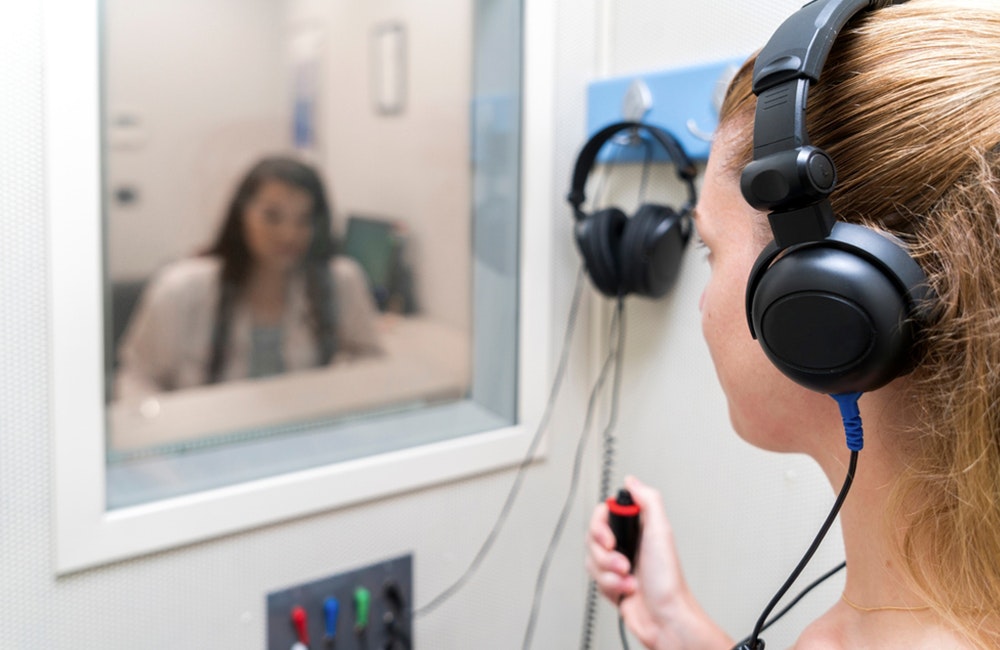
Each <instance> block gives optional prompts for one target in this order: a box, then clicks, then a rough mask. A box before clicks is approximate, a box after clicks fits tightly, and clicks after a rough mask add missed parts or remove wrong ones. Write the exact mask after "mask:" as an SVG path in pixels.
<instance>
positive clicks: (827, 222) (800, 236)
mask: <svg viewBox="0 0 1000 650" xmlns="http://www.w3.org/2000/svg"><path fill="white" fill-rule="evenodd" d="M767 220H768V222H769V223H770V224H771V232H772V233H774V241H775V243H777V244H778V248H780V249H785V248H788V247H790V246H796V245H798V244H806V243H808V242H816V241H823V240H824V239H826V237H827V235H829V234H830V231H831V230H833V224H834V222H835V221H836V219H835V218H834V216H833V208H832V207H830V202H829V201H821V202H820V203H816V204H813V205H807V206H806V207H804V208H795V209H794V210H787V211H784V212H772V213H770V214H769V215H767Z"/></svg>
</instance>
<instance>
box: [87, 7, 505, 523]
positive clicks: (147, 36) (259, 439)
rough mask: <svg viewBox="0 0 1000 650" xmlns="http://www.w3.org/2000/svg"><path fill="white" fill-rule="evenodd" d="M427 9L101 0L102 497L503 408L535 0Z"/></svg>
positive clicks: (299, 459)
mask: <svg viewBox="0 0 1000 650" xmlns="http://www.w3.org/2000/svg"><path fill="white" fill-rule="evenodd" d="M413 4H414V6H412V7H405V6H404V7H399V8H398V11H397V12H396V15H392V16H386V15H384V11H382V12H380V11H378V8H377V7H372V6H371V3H369V2H366V1H365V0H339V1H337V2H332V3H329V2H314V1H313V0H282V1H276V0H148V1H146V2H141V3H137V2H133V1H131V0H105V2H104V3H103V5H104V6H103V11H102V20H103V22H104V24H103V30H102V38H103V52H102V57H103V63H102V87H103V112H104V160H103V164H104V183H105V188H104V189H105V192H104V215H105V269H106V273H107V294H106V316H107V318H106V323H107V327H106V340H105V348H106V355H105V358H106V370H107V372H106V375H107V376H106V385H107V395H108V443H109V444H108V449H109V462H110V463H111V465H110V466H109V481H110V484H109V488H111V489H110V492H111V493H112V494H111V495H110V497H109V498H110V500H111V502H112V505H115V504H116V503H117V504H125V503H132V502H137V501H142V500H146V499H148V498H155V497H156V496H162V495H164V494H171V493H183V492H187V491H191V490H193V489H200V487H206V486H212V485H218V484H222V483H224V482H225V481H232V480H241V479H245V478H249V477H254V476H265V475H269V474H273V473H275V472H277V471H287V470H289V469H294V468H296V467H304V466H309V465H311V464H316V463H320V462H333V461H335V460H338V459H346V458H352V457H359V456H363V455H367V454H371V453H379V452H381V451H386V450H390V449H395V448H400V447H406V446H411V445H413V444H422V443H425V442H429V441H433V440H436V439H442V438H446V437H449V436H454V435H461V434H463V433H469V432H472V431H477V430H484V429H487V428H493V427H495V426H499V425H503V424H509V423H511V422H513V418H514V410H515V406H516V404H515V400H514V395H515V393H516V391H515V388H516V384H515V374H516V373H515V372H514V369H515V365H514V356H515V355H514V350H515V339H514V333H515V331H516V327H515V325H516V309H515V306H516V297H517V290H516V282H515V277H516V259H517V250H516V248H517V247H516V239H517V237H516V234H517V223H516V222H517V207H516V206H517V176H518V172H517V138H518V132H519V126H518V118H519V116H518V110H517V108H516V107H517V105H518V101H519V100H518V93H519V66H520V63H519V61H520V53H519V52H518V49H517V47H511V45H510V44H511V43H515V44H516V43H518V42H519V39H518V36H517V34H518V33H519V30H520V24H519V23H520V9H519V3H518V2H517V1H516V0H437V1H436V2H434V3H431V5H428V3H413ZM387 21H388V23H390V24H393V25H399V26H400V27H399V29H400V30H402V29H404V27H405V30H406V35H407V45H406V48H407V50H406V56H405V57H401V58H399V59H398V61H396V63H395V64H394V65H397V66H402V67H401V68H399V69H394V70H393V71H392V72H393V74H398V75H400V76H401V77H405V78H406V79H407V99H406V110H405V111H403V112H395V113H389V114H387V113H386V112H384V111H379V110H377V109H376V107H374V106H373V105H372V102H371V97H372V96H373V91H375V92H379V89H377V88H376V89H373V88H372V87H371V84H373V83H376V82H378V80H379V79H380V77H378V76H377V75H373V74H372V69H371V66H372V65H374V64H375V63H376V62H375V61H373V60H371V53H372V48H371V44H370V42H369V39H370V35H371V34H372V33H373V31H372V30H374V29H377V26H378V25H384V24H387ZM384 63H385V62H384V61H381V63H380V64H381V65H384ZM384 72H385V71H384V70H383V73H384ZM470 107H471V110H470ZM473 133H475V137H473ZM473 145H475V146H473ZM470 160H471V162H472V168H471V173H470ZM470 217H471V218H470ZM474 326H475V330H476V337H473V336H472V334H473V329H474ZM448 409H451V410H450V411H449V410H448ZM435 418H438V419H436V420H435ZM441 418H445V420H442V419H441ZM444 422H447V424H444ZM362 429H364V433H359V432H360V431H361V430H362ZM279 434H280V435H279ZM331 436H333V437H335V438H336V443H335V444H334V443H332V442H331ZM275 441H278V442H275ZM303 441H305V442H303ZM310 444H312V445H316V446H318V447H320V448H322V450H323V451H322V452H317V447H315V446H314V447H312V448H307V449H306V451H305V452H303V449H304V448H305V447H303V446H302V445H305V446H306V447H308V446H309V445H310ZM327 445H329V447H328V446H327ZM296 446H297V447H296ZM293 448H296V449H297V451H295V450H293ZM330 449H335V450H336V453H335V454H333V455H331V453H332V452H330V451H329V450H330ZM179 451H183V452H185V454H184V457H183V462H184V463H189V464H190V463H191V462H193V459H194V455H193V452H194V451H199V453H202V452H204V453H202V455H201V456H199V457H198V459H199V462H203V463H204V465H203V466H201V467H200V468H196V469H192V468H191V467H190V466H189V465H185V466H184V468H181V466H180V465H179V464H178V463H180V462H181V461H179V460H178V459H179V458H181V457H179V456H177V454H176V452H179ZM213 454H214V455H216V456H217V457H220V458H221V457H223V456H225V458H228V459H232V458H237V457H239V456H240V455H241V454H242V455H243V456H247V457H248V455H249V456H254V457H255V458H258V460H253V461H252V462H251V461H246V458H244V461H246V463H247V464H255V466H254V468H253V469H249V470H245V471H241V472H237V473H236V474H233V475H232V476H230V477H229V478H219V477H220V476H221V475H223V474H226V471H221V470H220V468H219V467H220V466H219V464H218V462H216V461H215V460H212V455H213ZM261 457H266V458H268V459H269V460H268V461H267V462H265V463H263V464H261V461H260V460H259V459H260V458H261ZM276 458H277V459H279V461H276V462H277V465H274V464H273V463H271V461H274V459H276ZM150 459H155V460H150ZM244 461H240V462H244ZM142 463H146V464H147V465H142ZM149 463H160V464H161V465H162V466H161V467H160V470H162V469H163V467H164V466H167V465H169V466H170V473H171V474H172V475H180V474H186V475H187V477H186V478H185V479H184V480H186V481H187V484H186V485H185V486H180V487H177V486H175V487H173V488H165V489H163V490H159V491H157V489H154V488H153V487H150V485H151V483H147V482H144V481H146V478H144V477H148V475H149V474H150V473H151V472H153V473H155V471H154V470H150V469H149V467H148V464H149ZM226 463H228V464H229V465H231V464H232V463H231V461H226ZM268 463H271V465H274V466H271V465H268ZM227 466H228V465H227ZM147 470H148V471H147ZM156 471H159V470H156ZM163 473H164V472H162V471H160V474H163ZM119 483H120V484H121V485H124V486H125V487H122V488H121V489H122V490H126V491H130V492H129V494H124V493H121V494H118V496H115V490H116V489H117V488H116V485H119ZM126 484H127V485H126ZM140 484H141V485H140ZM143 486H145V487H143ZM119 487H120V486H119ZM147 488H148V494H147V493H146V492H144V490H147Z"/></svg>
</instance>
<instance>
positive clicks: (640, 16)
mask: <svg viewBox="0 0 1000 650" xmlns="http://www.w3.org/2000/svg"><path fill="white" fill-rule="evenodd" d="M797 4H798V3H797V2H794V3H793V2H792V1H791V0H782V1H781V2H780V3H771V4H769V5H768V6H767V7H763V6H761V5H760V4H759V3H744V2H739V1H737V0H726V1H725V2H723V1H722V0H715V1H713V2H708V3H686V4H680V3H660V2H657V1H656V0H635V1H633V2H630V3H613V2H611V1H610V0H559V1H558V3H557V4H556V6H555V11H556V12H557V18H558V23H557V24H558V28H557V29H556V30H554V32H553V33H552V39H551V42H552V46H553V47H554V48H555V53H554V57H555V72H556V75H555V79H556V84H555V87H554V88H553V89H552V92H553V97H554V101H555V115H556V119H555V120H554V122H553V124H552V135H551V137H552V138H553V143H554V150H555V152H556V155H555V157H554V159H553V160H552V171H553V174H554V177H555V179H556V187H555V188H554V191H553V192H552V198H551V208H552V210H551V212H552V224H551V227H552V233H553V235H554V236H555V237H556V241H557V242H558V250H557V253H556V255H555V257H554V259H553V265H554V268H555V269H556V274H555V277H556V279H555V281H554V284H553V287H552V293H553V296H554V297H555V300H554V305H553V313H554V314H556V315H557V316H556V318H555V319H554V325H553V330H552V331H551V332H550V338H551V339H552V341H553V345H554V347H555V348H556V349H557V348H558V344H559V343H561V336H562V328H563V325H564V321H563V315H564V314H565V313H566V309H567V307H568V301H569V293H570V291H571V288H572V280H573V277H574V272H575V269H576V268H577V265H578V260H577V258H576V254H575V252H574V250H573V246H572V242H571V237H570V232H571V230H570V228H571V224H570V217H569V213H568V210H567V208H566V206H565V204H564V202H563V198H562V197H563V195H564V193H565V189H566V188H565V187H563V186H560V185H559V183H560V179H565V182H566V183H567V184H568V179H569V173H570V169H571V165H572V162H573V158H574V155H575V152H576V150H577V148H578V147H579V145H580V144H581V143H582V140H583V137H584V130H583V124H584V110H585V106H584V102H583V93H584V90H585V87H586V83H587V82H588V81H589V80H590V79H592V78H594V77H595V76H597V75H600V74H608V73H616V74H617V73H624V72H627V71H632V70H636V69H640V68H641V69H649V68H656V67H661V66H671V65H674V64H676V63H681V62H684V63H687V62H691V61H694V60H699V59H702V58H704V59H711V58H719V57H723V56H731V55H732V54H734V52H733V49H734V48H736V49H743V48H744V47H746V48H747V49H749V48H751V47H752V46H753V45H754V44H756V43H757V42H762V41H763V40H764V38H766V36H767V34H768V33H769V30H770V29H772V28H773V27H774V26H775V25H776V24H777V22H778V21H779V20H780V18H781V17H783V16H784V15H787V14H788V13H789V12H791V11H792V9H794V7H795V6H797ZM0 17H2V20H0V53H2V56H3V61H4V63H3V65H2V66H0V86H2V87H3V88H4V92H3V93H0V140H2V141H3V143H4V146H3V147H0V215H2V216H0V295H2V296H3V297H4V308H3V309H2V310H0V358H3V359H4V363H3V364H0V439H2V441H3V444H2V445H0V526H2V530H3V534H2V535H0V575H3V576H4V580H3V584H2V586H0V604H2V607H3V610H4V616H3V617H0V639H2V640H3V644H5V647H11V648H30V647H44V648H53V649H56V650H62V649H66V650H69V649H70V648H72V649H73V650H98V649H100V650H119V649H121V650H126V649H127V650H133V649H134V648H143V649H144V650H158V649H169V650H174V649H181V648H183V649H190V648H199V649H200V648H226V649H228V648H233V649H241V650H242V649H246V648H250V649H253V648H262V647H263V639H264V630H265V623H264V618H263V615H264V610H263V608H264V597H265V594H266V593H267V592H268V591H271V590H274V589H278V588H282V587H285V586H287V585H290V584H293V583H296V582H298V581H306V580H313V579H316V578H319V577H323V576H326V575H329V574H331V573H335V572H337V571H339V570H343V569H350V568H355V567H357V566H361V565H364V564H367V563H369V562H372V561H376V560H378V559H381V558H384V557H389V556H394V555H398V554H400V553H402V552H413V553H414V555H415V562H416V575H415V578H416V600H417V604H418V605H420V604H422V603H425V602H427V600H429V598H431V597H432V596H433V595H435V594H436V593H437V591H438V590H439V589H441V588H443V587H444V586H445V585H446V584H448V583H449V581H450V580H451V579H452V578H453V577H456V576H457V575H458V574H459V573H460V572H461V571H462V570H463V569H464V568H465V566H466V565H467V563H468V561H469V560H470V559H471V557H472V555H473V554H474V552H475V550H476V549H477V548H478V545H479V544H480V543H481V542H482V540H483V539H484V537H485V535H486V533H487V532H488V530H489V528H490V526H491V525H492V523H493V521H494V518H495V515H496V513H497V511H498V509H499V507H500V504H501V503H502V502H503V499H504V497H505V496H506V494H507V490H508V489H509V487H510V485H511V480H512V478H513V473H512V472H510V471H501V472H496V473H493V474H490V475H487V476H482V477H478V478H476V479H471V480H466V481H460V482H456V483H454V484H450V485H444V486H440V487H437V488H433V489H427V490H422V491H420V492H417V493H413V494H408V495H404V496H400V497H395V498H391V499H385V500H381V501H377V502H374V503H369V504H364V505H362V506H359V507H353V508H346V509H343V510H339V511H335V512H329V513H325V514H321V515H317V516H313V517H307V518H303V519H300V520H297V521H293V522H289V523H285V524H281V525H275V526H270V527H267V528H263V529H259V530H255V531H251V532H247V533H242V534H237V535H232V536H229V537H226V538H223V539H217V540H214V541H210V542H206V543H202V544H196V545H192V546H189V547H185V548H179V549H175V550H172V551H168V552H163V553H159V554H156V555H151V556H147V557H142V558H138V559H135V560H130V561H126V562H121V563H118V564H114V565H111V566H106V567H102V568H98V569H93V570H90V571H85V572H82V573H78V574H74V575H70V576H67V577H63V578H58V579H57V578H56V577H55V576H54V573H53V569H52V567H53V564H52V557H51V546H52V532H51V528H52V521H51V517H50V514H49V513H50V503H49V499H50V489H51V488H50V472H51V467H52V465H51V452H52V448H51V443H50V434H49V431H50V425H51V417H50V413H49V402H48V399H49V388H50V380H49V376H48V370H47V369H48V367H49V362H50V354H51V350H50V345H49V341H48V334H47V326H46V323H47V317H48V314H47V308H46V304H47V297H48V285H47V280H46V276H47V267H46V262H45V259H46V257H45V256H46V250H45V242H46V217H45V215H46V212H45V210H46V206H45V176H44V163H45V160H44V137H45V133H44V123H43V121H42V111H43V107H44V97H43V96H42V75H43V74H44V70H43V69H42V64H41V61H42V56H41V39H42V34H41V19H40V12H39V7H38V4H37V3H8V4H7V5H5V6H4V8H3V9H2V10H0ZM707 25H711V26H712V33H713V34H717V36H716V37H713V38H712V39H707V38H700V37H699V35H700V34H704V33H707V32H706V30H707V29H708V28H707V27H706V26H707ZM685 40H687V41H690V42H689V43H688V45H687V46H686V47H683V48H678V46H677V45H676V43H675V41H679V42H680V41H685ZM675 48H676V49H675ZM706 274H707V269H706V267H705V265H704V264H703V263H702V262H701V261H700V260H699V259H698V257H697V255H696V254H689V255H688V256H687V259H686V261H685V268H684V271H683V278H682V281H681V284H680V286H679V287H678V289H677V291H676V292H675V293H674V294H673V296H672V297H671V298H670V299H668V300H664V301H661V302H657V303H644V302H641V301H637V300H630V301H629V303H628V308H627V310H628V312H627V319H628V323H629V324H628V328H627V344H626V345H627V358H626V366H625V367H626V375H625V381H624V390H623V413H622V418H621V421H620V424H619V427H618V434H619V437H620V440H621V443H620V445H619V447H620V452H619V455H618V460H617V467H618V468H619V469H618V472H617V476H616V482H617V481H620V475H621V474H622V473H624V472H626V471H627V472H631V473H635V474H637V475H639V476H641V477H643V478H645V479H646V480H648V481H651V482H653V483H654V484H656V485H657V486H659V487H660V488H661V489H662V490H663V491H664V493H665V495H666V497H667V502H668V508H669V510H670V513H671V515H672V517H673V520H674V524H675V528H676V533H677V537H678V542H679V544H680V550H681V554H682V556H683V559H684V561H685V564H686V566H687V567H688V577H689V579H690V582H691V584H692V586H693V588H694V589H695V591H696V593H698V595H699V596H701V597H702V599H703V600H704V602H705V604H706V606H707V607H708V609H709V611H710V612H712V613H713V614H715V615H716V616H717V617H718V618H719V620H720V621H722V622H723V624H724V625H726V627H727V628H728V629H729V630H730V632H732V633H733V634H734V635H735V634H742V633H744V632H745V631H746V630H748V628H749V627H750V626H751V625H752V623H753V619H754V618H755V616H756V614H757V612H758V611H759V608H760V607H761V606H762V605H763V604H764V603H765V602H766V600H767V599H768V598H769V597H770V595H771V593H772V592H773V590H774V588H776V587H777V585H778V584H779V583H780V581H781V579H782V578H783V577H784V575H785V573H786V572H787V570H789V569H790V568H791V566H792V565H793V564H794V562H795V560H796V559H797V558H798V556H799V554H800V553H801V551H802V549H803V548H804V546H805V544H806V542H807V541H808V539H809V538H811V536H812V534H813V532H814V530H815V528H816V527H817V526H818V524H819V522H820V521H821V519H822V516H823V514H825V511H826V509H827V507H828V506H829V504H830V502H831V500H832V496H831V494H830V490H829V488H828V487H827V486H826V485H824V484H823V481H822V479H821V478H820V477H819V476H818V474H817V472H815V471H814V470H813V469H812V468H811V466H810V464H809V463H806V462H804V461H803V460H802V459H800V458H787V457H778V456H772V455H766V454H763V453H760V452H756V451H753V450H750V449H748V448H747V447H746V446H745V445H743V444H742V443H740V442H739V441H737V440H735V438H734V436H733V434H732V433H731V431H730V429H729V425H728V421H727V418H726V415H725V409H724V402H723V400H722V396H721V395H720V394H719V391H718V388H716V385H715V381H714V376H713V373H712V370H711V365H710V363H709V360H708V356H707V353H706V351H705V349H704V346H703V344H702V343H701V342H700V334H699V327H698V316H697V307H696V305H697V296H698V294H699V292H700V290H701V286H702V285H703V284H704V281H705V278H706ZM581 325H582V328H581V330H580V332H579V333H578V337H577V339H576V341H575V344H574V348H573V350H574V352H573V355H572V357H571V362H570V374H569V377H568V382H567V384H566V386H564V393H563V395H562V397H561V399H560V401H559V402H558V406H557V414H556V418H555V420H554V424H553V430H552V436H551V438H550V447H549V457H548V460H547V461H546V462H543V463H540V464H537V465H536V466H534V467H533V468H532V470H531V472H530V473H529V475H528V478H527V480H526V482H525V484H524V487H523V490H524V492H523V494H522V496H521V498H520V499H518V501H517V502H516V505H515V510H514V512H513V514H512V515H511V518H510V520H509V522H508V528H507V529H506V530H505V531H504V533H503V534H502V535H501V537H500V539H499V541H498V543H497V545H496V547H495V549H494V551H493V552H492V553H491V555H490V556H489V558H488V559H487V561H486V563H485V564H484V566H483V567H482V569H481V571H480V572H479V573H478V574H477V575H476V577H475V578H474V579H473V580H472V581H471V582H470V583H469V584H468V585H467V587H466V588H465V590H463V592H461V594H460V595H459V596H458V597H456V598H455V599H453V600H452V601H450V602H449V603H448V604H447V605H445V606H443V607H442V608H441V609H440V610H438V611H437V612H435V613H434V614H432V615H430V616H428V617H426V618H424V619H421V620H419V621H418V622H417V629H416V642H417V644H418V647H421V648H435V649H437V648H441V649H444V650H448V649H451V648H456V649H457V648H511V647H518V646H519V645H520V640H521V636H522V634H523V630H524V625H525V623H526V621H527V616H528V603H529V602H530V600H531V595H532V590H533V587H534V580H535V575H536V572H537V569H538V565H539V564H540V562H541V555H542V553H543V551H544V549H545V545H546V544H547V543H548V540H549V537H550V535H551V532H552V527H553V525H554V521H555V518H556V516H557V514H558V510H559V505H560V502H561V500H562V497H563V496H564V495H565V493H566V489H567V486H568V480H569V463H570V459H571V457H572V454H573V449H574V446H575V443H576V440H577V435H578V433H579V427H580V425H581V423H582V411H583V407H584V406H585V399H586V392H587V389H588V388H589V385H588V384H589V381H590V378H591V377H592V374H593V373H592V370H593V365H594V364H593V361H594V360H595V359H596V358H597V357H596V354H593V355H592V354H590V351H589V350H588V347H589V346H588V342H589V341H590V340H591V339H597V338H599V337H601V336H603V330H602V326H603V324H602V321H601V320H600V318H598V319H596V320H595V321H594V323H593V325H594V327H593V328H592V329H593V330H594V331H593V332H591V331H589V329H588V327H587V323H586V322H584V323H581ZM595 451H596V448H595V446H594V445H593V442H592V443H591V445H590V447H589V453H588V455H587V470H586V476H585V479H586V481H587V482H586V484H585V488H586V489H585V494H584V495H583V496H582V497H581V498H580V499H578V500H577V505H576V507H575V508H574V510H573V513H572V516H571V518H570V523H569V525H568V527H567V530H566V534H565V537H564V539H563V541H562V543H561V545H560V547H559V549H558V552H557V554H556V556H555V559H554V562H553V565H552V567H551V570H550V573H549V579H548V583H547V588H546V591H545V597H544V599H543V602H542V609H541V610H540V617H539V627H538V630H537V632H536V637H535V644H534V646H533V647H535V648H572V647H575V645H576V643H577V639H578V635H579V629H580V622H581V619H580V616H581V610H582V605H583V591H584V585H585V580H584V578H583V575H582V573H583V572H582V568H581V567H582V557H583V554H582V546H583V544H582V538H583V531H584V529H585V525H586V520H587V518H588V516H589V511H590V507H591V505H590V504H592V503H594V502H595V501H596V499H597V495H596V491H597V489H596V474H597V456H596V453H595ZM456 513H459V514H457V515H456ZM832 535H834V536H835V533H833V534H832ZM836 546H837V544H836V542H833V543H830V544H828V545H827V546H826V547H825V550H823V551H821V552H820V554H819V555H818V556H817V558H816V560H815V561H814V567H815V568H814V570H813V571H812V572H811V573H812V574H813V575H815V574H816V573H818V572H819V571H821V570H823V569H825V568H827V567H828V566H830V565H832V564H834V563H835V562H836V559H837V550H836ZM835 594H836V590H835V587H831V588H829V589H825V590H823V591H821V592H819V593H817V594H816V595H813V596H810V599H809V601H807V602H806V603H803V604H802V605H800V606H799V610H798V611H797V613H796V614H794V615H791V616H790V617H789V621H788V622H787V623H782V624H781V625H780V626H779V629H776V630H775V631H774V633H769V634H768V635H767V640H768V646H769V647H782V646H786V645H788V643H789V642H790V640H791V639H793V638H794V636H795V635H796V633H797V631H798V630H799V629H800V628H801V626H802V624H803V619H804V618H806V616H807V615H809V614H815V612H816V611H817V610H818V609H820V608H821V607H822V606H824V605H825V604H826V603H828V602H831V601H832V599H833V598H834V597H835ZM610 611H611V609H610V607H607V606H604V607H602V609H601V612H602V619H601V623H602V628H601V634H602V639H601V641H600V642H599V643H598V644H595V648H614V647H617V643H616V641H615V640H614V629H613V628H614V626H613V625H612V619H611V617H610Z"/></svg>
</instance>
